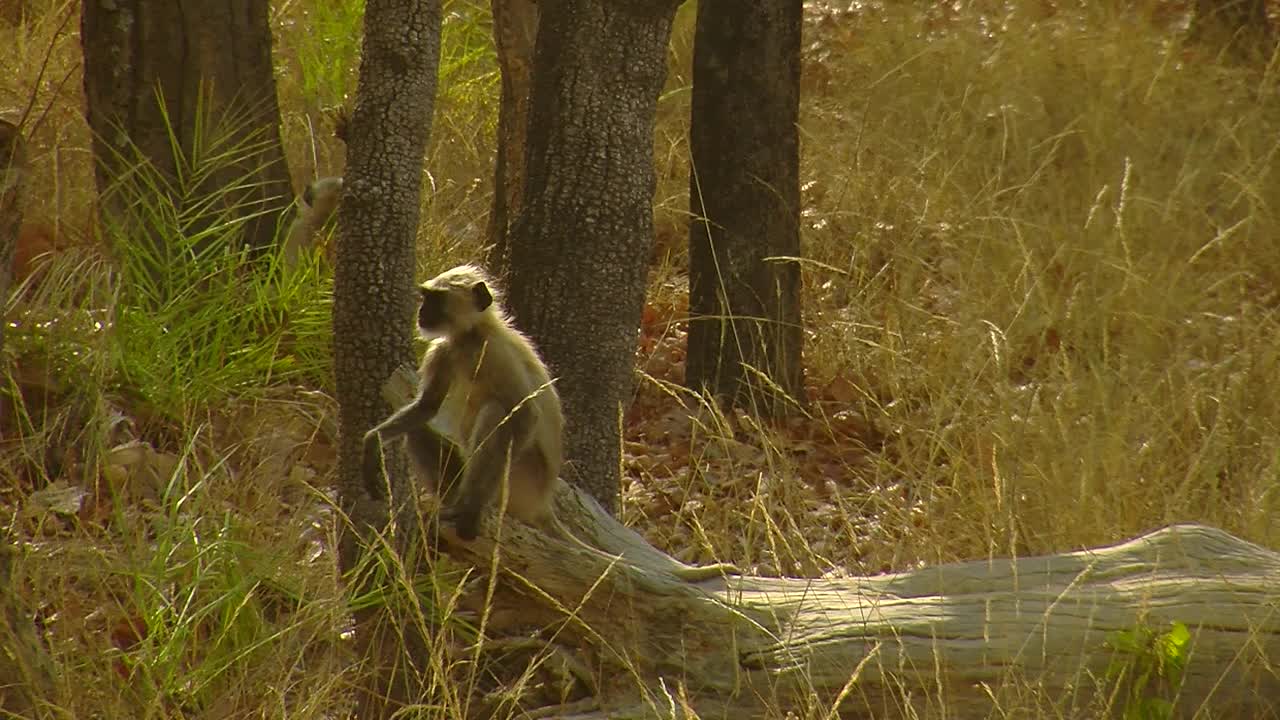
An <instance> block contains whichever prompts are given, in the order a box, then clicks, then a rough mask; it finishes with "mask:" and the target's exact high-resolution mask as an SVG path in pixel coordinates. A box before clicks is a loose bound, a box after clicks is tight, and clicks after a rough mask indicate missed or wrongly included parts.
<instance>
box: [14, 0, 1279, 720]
mask: <svg viewBox="0 0 1280 720" xmlns="http://www.w3.org/2000/svg"><path fill="white" fill-rule="evenodd" d="M19 5H20V6H21V7H22V8H25V10H26V12H27V14H26V16H25V17H23V18H18V17H16V16H15V17H12V18H11V17H8V16H6V15H4V14H2V13H0V66H3V67H10V68H20V70H19V71H18V72H17V73H16V74H14V75H13V76H12V77H11V79H7V80H4V81H3V82H0V114H3V115H5V116H6V117H8V115H9V114H11V113H15V112H16V113H20V112H21V111H22V109H23V108H25V107H26V106H27V105H28V103H31V105H32V107H34V108H35V111H36V115H37V116H39V117H42V120H41V122H40V123H39V125H38V126H37V127H36V128H35V130H34V132H32V134H31V138H30V142H31V148H32V151H31V166H32V180H31V184H30V186H29V190H28V193H27V202H26V216H27V225H28V229H27V230H26V231H25V234H24V240H23V243H24V244H23V246H22V247H21V248H20V255H21V257H20V263H21V267H20V268H19V280H22V281H24V282H25V284H24V285H23V288H22V290H21V291H20V292H18V293H16V294H15V296H14V298H13V299H12V300H11V301H10V303H9V305H8V306H7V307H6V318H7V319H6V322H8V323H9V325H8V327H7V331H6V336H7V337H6V347H5V350H4V352H5V355H6V357H5V358H4V362H5V364H6V365H8V364H10V363H12V366H13V367H16V368H17V371H16V373H15V375H14V376H13V377H12V378H10V379H9V380H8V384H7V386H6V387H4V388H2V389H0V522H2V523H3V526H4V527H5V528H6V533H7V541H8V542H10V543H13V544H15V545H21V546H22V547H24V548H26V552H25V553H24V554H23V555H22V558H21V560H20V562H19V563H18V564H17V565H16V566H15V568H14V569H13V572H14V579H15V581H16V583H17V585H15V587H19V588H21V595H22V597H24V598H26V599H27V601H28V602H29V603H30V606H31V609H32V610H33V611H34V613H35V618H36V623H37V629H38V631H39V633H40V637H41V643H42V645H43V646H44V647H45V648H46V650H47V652H48V654H49V657H50V658H51V661H52V662H53V663H54V664H55V666H56V667H57V669H58V673H57V675H58V677H59V678H61V680H60V683H61V685H60V687H61V690H60V692H61V695H60V696H59V697H60V699H59V700H58V703H60V704H61V706H62V707H64V709H65V710H66V711H67V713H68V715H69V716H74V717H91V716H104V717H105V716H109V717H143V716H178V715H181V716H192V717H194V716H199V717H215V716H216V717H233V716H236V717H238V716H240V715H248V714H254V715H255V716H266V715H272V716H276V715H278V716H280V717H285V716H287V717H294V718H297V717H310V716H313V715H314V716H317V717H320V716H327V714H328V713H331V712H332V710H333V708H335V707H340V706H342V704H343V703H344V702H345V700H344V698H347V697H348V696H349V693H350V690H349V683H350V682H351V681H352V674H351V673H352V671H351V668H350V667H349V663H348V660H349V653H350V649H349V648H346V647H345V644H346V640H345V639H344V633H346V632H347V631H348V629H349V622H350V621H349V617H350V616H349V612H348V601H349V600H350V598H348V597H347V596H346V595H345V594H344V592H345V591H344V589H343V585H342V583H341V582H340V578H339V577H338V575H337V570H336V564H335V562H334V556H333V551H334V537H335V534H336V523H337V519H336V518H335V515H334V513H333V511H332V510H331V504H330V500H331V499H332V497H333V487H332V485H333V479H334V476H335V466H336V454H335V450H334V446H333V441H332V438H330V437H329V436H328V430H327V428H329V427H331V426H332V423H333V418H334V413H335V406H334V402H333V400H332V396H331V390H332V381H331V379H330V374H329V364H328V352H329V349H328V336H327V332H328V326H327V323H326V312H327V304H326V303H327V301H328V297H329V283H330V282H331V279H330V278H329V277H328V274H327V271H326V270H325V269H324V268H323V266H319V267H317V268H314V269H313V270H312V271H311V272H310V273H309V274H306V275H305V276H303V277H301V278H300V279H299V280H297V282H296V284H295V285H294V286H290V288H289V289H288V292H281V293H280V294H279V295H277V296H273V297H272V298H270V299H269V300H257V299H255V300H253V301H252V302H250V305H251V309H252V310H253V311H254V312H255V313H257V314H256V315H253V317H244V318H237V319H234V321H233V320H228V319H227V318H225V317H224V314H223V309H224V308H226V307H227V303H228V302H229V301H230V300H231V299H233V298H239V300H238V302H243V301H244V298H245V297H246V292H245V291H244V290H243V288H232V289H228V290H227V291H226V292H227V293H228V295H217V294H214V295H211V296H208V297H202V298H194V297H186V298H182V299H181V300H180V301H178V302H177V304H175V305H174V306H172V307H166V311H165V313H164V314H163V315H162V317H158V318H141V317H138V316H137V314H136V313H130V312H128V311H127V310H128V307H129V305H128V303H129V298H130V295H129V290H128V288H125V287H122V285H121V282H120V277H122V276H123V275H126V274H127V273H126V272H125V271H124V270H122V269H121V266H120V258H119V256H118V255H117V254H113V253H109V252H107V251H106V250H105V247H104V246H105V244H106V243H105V242H104V241H103V240H102V239H101V235H102V233H100V232H99V231H98V230H97V229H95V228H94V227H93V224H92V220H93V213H92V208H93V207H94V199H93V198H94V190H93V177H92V165H91V161H90V149H89V138H88V129H87V127H86V126H85V123H84V120H83V117H82V109H81V108H82V91H81V77H80V69H79V62H80V52H79V38H78V28H79V22H78V7H79V4H78V3H73V2H69V1H67V0H26V2H23V3H19ZM444 5H445V12H446V21H445V37H444V43H443V46H444V51H443V54H442V63H441V83H440V92H439V98H438V100H437V107H436V117H435V120H434V125H433V130H432V140H431V145H430V148H429V151H428V158H427V164H426V167H427V170H428V172H429V174H430V185H431V187H430V188H429V190H430V191H429V192H428V193H426V197H425V198H424V205H423V223H422V227H421V230H420V237H419V247H420V255H419V257H420V269H421V271H422V274H423V275H426V274H429V273H430V272H432V271H435V270H438V269H440V268H442V267H446V266H448V265H452V264H456V263H458V262H464V261H473V260H476V259H478V258H479V256H480V248H481V244H482V243H483V241H484V232H485V227H486V217H487V212H488V203H489V197H490V195H491V192H492V179H491V173H492V160H493V143H494V126H495V123H496V115H497V95H498V79H497V75H496V64H495V61H494V58H493V52H492V48H491V40H490V36H489V32H490V28H489V24H488V23H489V20H488V15H487V3H480V2H476V1H475V0H471V1H461V0H459V1H454V2H445V3H444ZM361 6H362V3H359V2H357V1H356V0H339V1H338V2H332V3H317V4H316V5H314V6H313V5H312V4H311V3H310V2H309V0H279V1H278V2H275V3H273V8H274V9H273V24H274V26H275V28H276V30H277V45H276V52H277V57H278V65H279V70H278V73H277V75H278V81H279V93H280V98H281V105H282V108H283V113H284V133H285V138H286V145H287V150H288V155H289V160H290V167H291V169H292V172H293V175H294V178H295V185H296V186H299V187H300V186H301V185H302V183H304V182H306V181H307V180H309V179H311V178H312V177H315V176H323V175H332V174H341V169H342V165H343V149H342V146H341V144H340V143H338V142H337V141H336V140H334V139H333V138H332V136H331V113H332V111H333V110H334V109H336V108H337V107H340V106H341V105H343V104H344V103H345V102H346V100H347V98H349V97H350V96H351V94H352V92H353V90H354V78H355V74H354V73H355V69H356V67H357V63H358V41H357V40H356V38H358V37H359V32H358V18H359V8H360V7H361ZM1186 6H1187V3H1174V2H1155V1H1152V2H1148V3H1119V2H1116V3H1112V2H1098V3H1074V2H1065V1H1058V0H1009V1H1008V2H995V1H986V0H971V1H968V2H953V3H935V2H885V3H877V2H867V3H859V2H854V3H851V4H849V5H847V6H846V5H844V4H843V3H839V4H837V3H834V2H810V3H806V10H805V39H804V43H805V45H804V70H803V79H802V91H801V102H802V108H801V121H800V130H801V138H802V159H801V163H802V167H801V176H802V203H803V210H802V243H803V248H802V251H803V252H802V254H803V257H804V289H803V292H804V295H803V302H804V313H805V324H806V327H807V328H808V333H807V336H806V347H805V363H806V375H807V380H806V388H807V392H808V400H809V401H810V406H809V409H808V411H807V413H806V414H804V415H801V416H798V417H796V418H793V419H790V420H787V421H784V422H780V423H772V424H767V423H762V422H758V421H757V420H756V419H755V418H753V417H751V416H750V414H747V413H743V414H739V415H737V416H734V417H732V418H726V417H725V416H724V415H722V414H720V413H717V412H715V411H714V410H712V409H710V408H708V407H707V406H706V405H705V403H703V402H702V401H701V399H700V398H697V397H695V396H691V395H689V394H688V393H687V392H685V391H684V390H682V389H681V383H682V380H683V361H684V342H685V325H686V323H685V316H686V314H687V276H686V271H685V267H686V264H687V255H686V251H685V243H686V239H687V227H688V223H687V217H688V172H689V167H688V143H687V124H688V114H689V96H690V92H689V91H690V70H689V64H690V60H691V57H692V38H693V16H694V12H693V8H692V7H691V6H689V5H687V6H685V7H683V8H682V9H681V10H680V12H679V15H678V18H677V23H676V29H675V33H674V36H673V39H672V44H671V51H670V74H669V78H668V83H667V88H666V90H665V91H664V93H663V95H662V97H661V100H660V103H659V116H658V131H657V134H656V137H655V157H656V160H657V174H658V188H657V194H656V197H655V225H656V228H657V243H656V247H655V253H654V259H655V263H654V270H653V275H652V284H651V289H650V293H649V296H648V300H647V306H646V308H645V313H644V324H643V328H642V337H641V342H640V345H639V347H638V348H637V355H636V367H637V376H636V377H637V383H636V391H635V398H634V402H633V404H632V406H631V408H630V409H629V411H628V413H627V416H626V418H625V420H626V428H625V432H626V441H625V442H626V444H625V453H624V463H625V478H624V487H623V505H622V516H623V519H624V520H625V521H626V522H627V524H629V525H631V526H633V527H634V528H636V529H637V530H638V531H639V532H641V533H642V534H644V535H645V536H646V537H647V538H649V539H650V540H651V541H652V542H653V543H654V544H655V545H657V546H658V547H660V548H663V549H664V550H667V551H668V552H670V553H672V554H673V555H675V556H676V557H678V558H680V559H683V560H686V561H689V562H707V561H711V560H713V559H718V560H727V561H732V562H734V563H736V564H738V565H739V566H741V567H743V568H746V569H749V570H750V571H751V572H752V573H755V574H762V575H787V576H818V575H824V574H834V575H842V574H869V573H876V572H883V571H888V570H902V569H909V568H915V567H921V566H924V565H930V564H936V563H944V562H950V561H954V560H960V559H974V558H987V557H1011V556H1012V557H1017V556H1025V555H1030V554H1040V553H1050V552H1060V551H1066V550H1072V549H1076V548H1080V547H1084V546H1091V545H1099V544H1105V543H1110V542H1114V541H1118V540H1122V539H1124V538H1128V537H1132V536H1135V535H1138V534H1140V533H1142V532H1145V531H1149V530H1151V529H1153V528H1156V527H1160V526H1163V525H1167V524H1169V523H1173V522H1183V521H1193V522H1200V523H1205V524H1209V525H1213V526H1216V527H1219V528H1222V529H1224V530H1227V531H1228V532H1231V533H1233V534H1235V535H1237V536H1239V537H1241V538H1244V539H1247V540H1250V541H1253V542H1256V543H1258V544H1261V545H1264V546H1267V547H1271V548H1277V547H1280V524H1278V523H1276V522H1275V518H1276V517H1277V516H1278V513H1280V395H1278V394H1277V393H1276V392H1275V391H1274V383H1275V379H1276V378H1277V377H1280V342H1278V340H1280V313H1278V309H1280V244H1278V243H1277V242H1276V240H1277V238H1280V177H1277V170H1276V168H1277V153H1278V151H1280V93H1277V89H1278V85H1280V84H1278V82H1277V80H1278V76H1277V69H1278V67H1280V64H1278V62H1277V59H1278V58H1277V56H1275V55H1271V56H1266V57H1261V56H1259V57H1252V56H1246V57H1242V56H1240V55H1239V54H1235V53H1231V52H1228V51H1224V50H1222V45H1221V44H1215V43H1212V42H1203V43H1190V42H1186V41H1185V32H1184V30H1185V27H1186V11H1187V7H1186ZM46 58H47V59H48V62H47V63H46V62H45V60H46ZM32 98H34V100H32ZM45 251H52V252H51V253H49V254H48V255H45V256H43V257H36V256H38V255H40V253H42V252H45ZM247 296H248V297H251V298H257V296H256V295H253V293H252V292H250V293H248V295H247ZM253 303H260V304H258V305H254V304H253ZM211 338H212V339H216V342H211ZM452 671H453V670H452V669H451V670H450V672H452ZM2 696H3V691H0V697H2ZM1009 702H1010V703H1013V702H1014V701H1013V700H1010V701H1009ZM1018 702H1022V700H1019V701H1018ZM463 705H465V703H463ZM451 707H452V706H451ZM458 707H461V706H458ZM251 708H252V709H253V710H252V712H251V711H250V709H251ZM1004 709H1005V710H1006V711H1009V712H1013V711H1016V709H1017V706H1014V705H1005V706H1004ZM785 711H786V709H779V713H778V714H779V716H780V717H781V716H782V715H784V714H785ZM456 714H457V715H461V714H462V711H461V710H458V712H457V713H456ZM441 716H451V713H449V712H443V711H442V714H441Z"/></svg>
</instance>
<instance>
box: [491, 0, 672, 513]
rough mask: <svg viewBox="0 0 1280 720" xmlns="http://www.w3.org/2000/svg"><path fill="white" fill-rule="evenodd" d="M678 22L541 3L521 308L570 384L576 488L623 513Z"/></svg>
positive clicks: (516, 235) (650, 9) (579, 1)
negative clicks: (624, 432) (661, 112)
mask: <svg viewBox="0 0 1280 720" xmlns="http://www.w3.org/2000/svg"><path fill="white" fill-rule="evenodd" d="M675 9H676V2H674V0H670V1H667V2H640V1H636V2H627V1H620V0H553V1H546V2H542V3H540V4H539V10H540V13H541V17H540V19H539V28H538V43H537V53H536V57H535V59H534V72H533V94H532V98H531V106H530V118H529V135H528V147H527V154H526V159H527V163H528V165H527V168H526V173H527V178H526V181H525V192H524V203H523V208H522V209H521V212H520V216H519V218H518V219H517V220H516V222H515V225H514V227H513V228H512V231H511V265H512V272H511V279H510V282H509V288H510V302H509V303H508V305H509V307H510V309H511V311H512V313H513V314H514V316H515V319H516V323H517V325H518V326H519V327H521V328H523V329H524V330H525V331H527V332H528V333H529V334H530V335H531V336H532V337H533V339H534V341H535V342H536V343H537V345H538V348H539V349H540V350H541V352H542V355H543V357H544V358H545V359H546V360H547V362H548V364H549V365H550V366H551V369H552V372H553V374H554V375H555V376H557V377H558V380H557V382H556V389H557V390H559V392H560V397H561V400H562V401H563V403H564V409H565V418H566V430H565V450H566V455H567V458H568V460H569V461H570V462H571V463H573V465H572V466H571V469H570V471H569V476H570V477H571V478H575V479H579V481H580V482H582V483H583V484H584V486H585V487H586V488H587V490H588V491H590V492H591V494H592V495H594V496H595V497H596V498H597V499H598V500H599V501H600V503H601V504H602V505H604V506H605V507H606V508H609V509H610V510H614V509H616V508H617V505H618V491H619V481H620V478H619V474H618V464H619V460H620V453H621V437H620V433H619V415H620V413H621V412H622V407H623V405H624V404H625V403H626V402H627V401H628V399H629V396H630V393H631V382H632V372H633V370H634V365H635V350H636V340H637V333H638V327H639V324H640V313H641V310H642V308H643V304H644V293H645V284H646V281H647V275H648V268H649V253H650V247H651V246H652V245H653V209H652V202H653V191H654V183H655V180H654V171H653V126H654V114H655V112H656V110H657V101H658V93H659V92H660V91H661V90H662V83H663V80H664V78H665V77H666V50H667V41H668V38H669V37H670V34H671V21H672V18H673V17H674V15H675Z"/></svg>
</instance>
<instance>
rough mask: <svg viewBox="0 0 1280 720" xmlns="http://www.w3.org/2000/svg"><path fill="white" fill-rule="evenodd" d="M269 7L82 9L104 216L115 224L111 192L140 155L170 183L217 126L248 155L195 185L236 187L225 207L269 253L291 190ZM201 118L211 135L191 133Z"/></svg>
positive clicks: (119, 210) (183, 4) (115, 2)
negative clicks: (237, 213)
mask: <svg viewBox="0 0 1280 720" xmlns="http://www.w3.org/2000/svg"><path fill="white" fill-rule="evenodd" d="M269 9H270V8H269V3H268V2H267V0H248V1H247V2H235V3H214V2H204V1H202V0H166V1H165V2H145V1H144V0H86V2H85V3H84V8H83V11H82V13H81V42H82V43H83V46H84V67H85V73H84V87H85V99H86V107H87V116H88V121H89V128H90V129H91V130H92V131H93V145H94V155H95V157H96V158H97V160H98V166H97V181H98V191H99V193H100V194H101V195H102V197H103V200H104V206H103V210H104V211H105V212H106V213H107V214H108V215H109V216H114V217H117V218H122V217H125V212H126V209H127V205H128V202H129V198H128V197H118V196H117V195H116V194H113V193H110V192H109V189H110V188H111V186H112V183H113V181H115V180H117V179H118V178H120V177H122V176H123V175H124V174H125V173H127V172H128V171H129V170H130V169H131V168H132V166H133V165H134V164H136V162H137V161H138V159H139V158H145V159H146V160H147V161H148V162H150V164H151V165H152V166H153V167H154V168H155V169H156V170H157V171H158V172H159V173H160V175H161V177H163V178H165V179H166V181H168V182H169V183H176V181H177V178H178V177H179V174H180V173H181V172H182V171H181V169H180V168H181V164H180V163H189V164H198V163H199V162H200V161H201V149H200V144H201V143H203V142H207V141H208V140H209V139H210V138H209V134H210V133H214V132H217V130H216V126H217V124H218V123H223V124H224V125H225V127H226V129H227V130H228V132H229V135H230V137H231V139H232V142H233V143H236V144H240V145H241V146H242V148H244V149H246V150H248V152H245V153H243V154H242V156H241V157H239V158H238V159H237V161H236V162H234V163H231V164H229V165H227V166H226V167H221V168H219V170H218V171H217V172H216V173H214V174H213V176H212V177H210V178H208V180H207V182H206V183H205V184H204V187H206V188H208V189H209V192H214V191H215V189H222V190H223V191H225V188H227V187H228V186H231V185H237V186H240V187H241V189H240V190H239V191H238V192H236V193H234V194H233V195H231V196H230V199H232V200H234V201H235V202H236V203H237V205H239V206H240V207H241V208H242V209H243V212H244V214H245V215H248V214H251V213H253V214H255V216H254V217H251V218H249V219H248V220H247V222H246V226H245V242H246V243H247V244H248V245H249V246H250V247H254V248H265V247H268V246H269V245H270V244H271V242H272V241H273V239H274V238H275V233H276V224H277V222H278V220H279V216H280V213H281V212H282V211H283V210H284V209H285V208H286V207H287V206H288V203H289V201H290V200H291V199H292V197H293V193H292V191H291V190H290V185H289V170H288V167H287V166H286V164H285V160H284V148H283V146H282V143H281V139H280V108H279V104H278V101H277V99H276V84H275V74H274V66H273V64H272V59H271V28H270V26H269V24H268V12H269ZM161 100H163V104H162V103H161V102H160V101H161ZM210 120H212V121H213V122H214V124H215V128H209V127H201V124H202V123H205V122H209V121H210ZM201 133H204V135H205V136H204V137H201ZM175 143H176V145H177V147H176V148H175V147H174V145H175Z"/></svg>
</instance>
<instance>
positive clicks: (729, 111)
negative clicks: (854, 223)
mask: <svg viewBox="0 0 1280 720" xmlns="http://www.w3.org/2000/svg"><path fill="white" fill-rule="evenodd" d="M800 24H801V2H800V0H763V1H762V2H757V3H749V4H747V5H745V6H744V5H742V3H740V2H737V1H736V0H702V2H699V3H698V18H697V29H696V31H695V36H694V53H693V109H692V116H691V120H690V132H689V146H690V152H691V154H692V160H693V163H692V169H691V171H690V180H689V206H690V214H691V216H692V219H691V220H690V223H689V314H690V322H689V354H688V359H687V361H686V365H685V373H686V378H685V379H686V382H687V384H688V385H689V387H691V388H693V389H695V390H704V389H705V390H709V391H710V392H711V393H712V394H713V395H715V396H717V397H718V398H721V399H722V400H724V401H726V402H727V404H729V405H731V406H737V407H744V408H747V409H750V410H752V411H754V412H756V413H757V414H761V415H765V416H779V415H784V414H786V413H788V412H789V411H793V410H795V409H796V408H797V407H798V406H799V405H798V404H800V403H803V401H804V367H803V364H802V362H801V349H802V346H803V342H804V331H803V327H802V325H801V318H800V265H799V263H797V262H796V261H795V260H792V259H783V258H796V257H798V256H799V255H800V230H799V222H800V140H799V132H798V130H797V126H796V123H797V122H798V119H799V113H800Z"/></svg>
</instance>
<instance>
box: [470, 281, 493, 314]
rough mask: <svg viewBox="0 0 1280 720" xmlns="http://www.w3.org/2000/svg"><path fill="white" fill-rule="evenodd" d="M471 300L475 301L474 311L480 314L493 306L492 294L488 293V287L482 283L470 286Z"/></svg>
mask: <svg viewBox="0 0 1280 720" xmlns="http://www.w3.org/2000/svg"><path fill="white" fill-rule="evenodd" d="M471 298H472V299H473V300H475V303H476V310H477V311H480V312H483V311H485V310H488V309H489V306H490V305H492V304H493V294H492V293H490V292H489V287H488V286H487V285H485V284H484V282H483V281H481V282H478V283H476V284H475V285H472V286H471Z"/></svg>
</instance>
